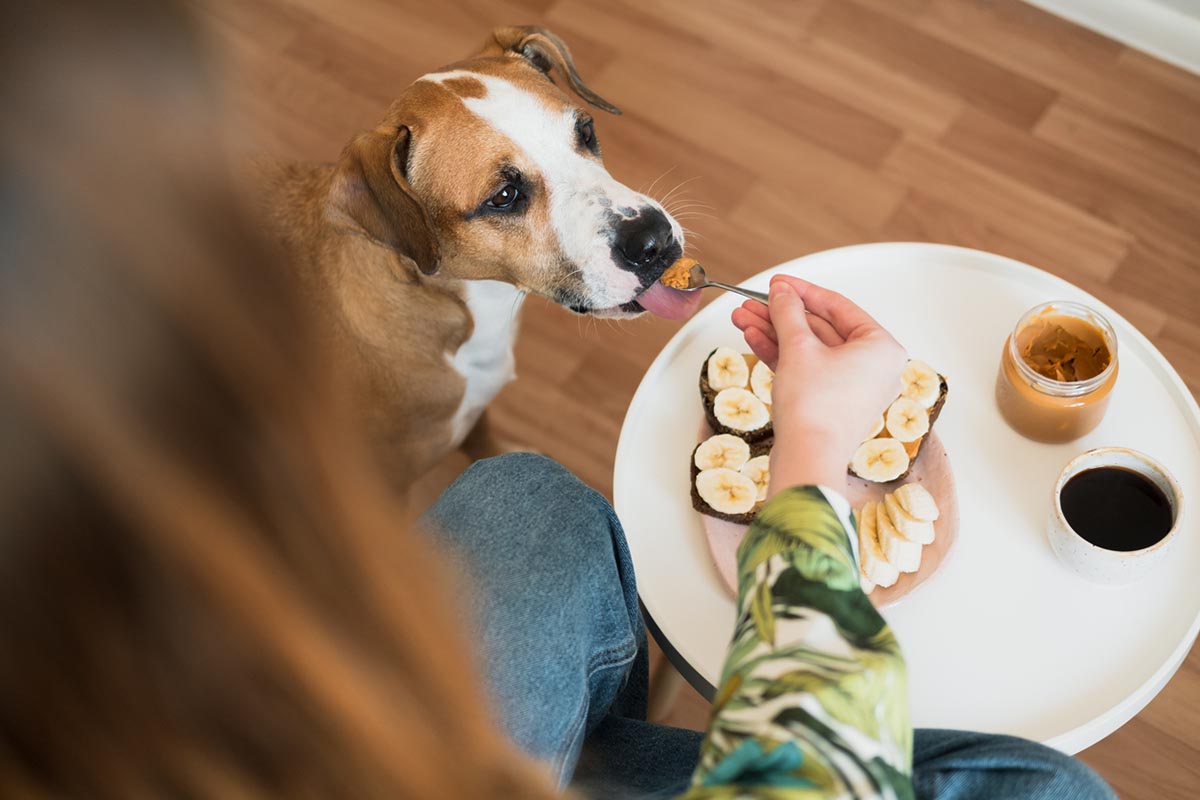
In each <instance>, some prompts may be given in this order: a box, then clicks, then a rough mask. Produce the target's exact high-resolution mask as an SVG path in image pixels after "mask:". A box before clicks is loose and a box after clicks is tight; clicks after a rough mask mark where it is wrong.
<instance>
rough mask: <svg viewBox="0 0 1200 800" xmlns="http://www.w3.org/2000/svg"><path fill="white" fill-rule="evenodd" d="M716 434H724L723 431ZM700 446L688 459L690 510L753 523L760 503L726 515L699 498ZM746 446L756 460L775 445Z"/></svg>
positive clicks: (771, 441) (765, 441)
mask: <svg viewBox="0 0 1200 800" xmlns="http://www.w3.org/2000/svg"><path fill="white" fill-rule="evenodd" d="M705 363H707V362H705ZM718 432H719V433H724V432H725V431H718ZM735 435H736V434H735ZM702 444H704V442H699V443H698V444H697V445H696V446H695V447H694V448H692V454H691V456H690V457H689V458H688V464H689V466H690V467H691V475H692V477H691V481H690V483H691V487H692V508H694V509H696V510H697V511H699V512H700V513H701V514H706V515H708V516H710V517H715V518H716V519H723V520H726V521H727V522H736V523H738V524H739V525H749V524H750V523H751V522H753V521H754V517H755V516H757V515H758V509H759V508H761V507H762V503H755V504H754V508H752V509H750V510H749V511H747V512H746V513H745V514H726V513H724V512H721V511H717V510H716V509H715V508H713V507H712V506H710V505H709V504H708V503H706V502H704V498H703V497H701V496H700V493H699V492H698V491H696V476H697V475H699V474H700V468H699V467H697V466H696V451H697V450H699V449H700V445H702ZM748 444H749V445H750V457H751V458H757V457H758V456H765V455H768V454H769V453H770V452H771V446H772V445H773V444H775V440H774V438H770V439H761V440H759V441H757V442H749V443H748Z"/></svg>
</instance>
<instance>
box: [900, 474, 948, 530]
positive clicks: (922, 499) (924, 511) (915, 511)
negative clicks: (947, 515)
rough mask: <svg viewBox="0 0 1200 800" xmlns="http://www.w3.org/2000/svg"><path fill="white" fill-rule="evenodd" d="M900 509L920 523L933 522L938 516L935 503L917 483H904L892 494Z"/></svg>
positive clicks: (931, 496)
mask: <svg viewBox="0 0 1200 800" xmlns="http://www.w3.org/2000/svg"><path fill="white" fill-rule="evenodd" d="M892 494H893V496H895V498H896V502H897V503H899V504H900V508H902V509H904V511H905V513H907V514H908V515H909V516H910V517H912V518H913V519H915V520H919V521H921V522H933V521H934V520H936V519H937V518H938V516H939V513H940V512H939V511H938V507H937V501H935V500H934V499H933V495H931V494H930V493H929V490H928V489H926V488H925V487H924V486H922V485H921V484H919V483H906V484H904V485H903V486H901V487H900V488H898V489H896V491H895V492H893V493H892Z"/></svg>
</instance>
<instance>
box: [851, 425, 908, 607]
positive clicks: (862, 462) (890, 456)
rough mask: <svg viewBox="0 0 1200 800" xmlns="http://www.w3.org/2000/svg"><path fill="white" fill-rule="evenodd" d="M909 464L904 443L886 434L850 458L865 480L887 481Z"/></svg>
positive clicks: (865, 444) (864, 444)
mask: <svg viewBox="0 0 1200 800" xmlns="http://www.w3.org/2000/svg"><path fill="white" fill-rule="evenodd" d="M908 464H909V460H908V451H907V450H905V449H904V445H903V444H901V443H900V442H899V441H897V440H895V439H892V438H889V437H886V436H885V437H883V438H881V439H868V440H867V441H865V442H863V443H862V444H860V445H859V446H858V449H857V450H855V451H854V458H852V459H850V471H851V472H853V473H854V474H855V475H857V476H858V477H860V478H863V479H864V480H868V481H874V482H875V483H887V482H888V481H894V480H896V478H899V477H900V476H901V475H903V474H904V471H905V470H907V469H908ZM876 583H878V581H876Z"/></svg>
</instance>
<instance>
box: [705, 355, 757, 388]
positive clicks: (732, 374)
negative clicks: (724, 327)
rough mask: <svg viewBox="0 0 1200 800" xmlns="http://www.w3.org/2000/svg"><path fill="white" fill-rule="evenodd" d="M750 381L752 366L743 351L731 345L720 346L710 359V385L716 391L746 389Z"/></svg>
mask: <svg viewBox="0 0 1200 800" xmlns="http://www.w3.org/2000/svg"><path fill="white" fill-rule="evenodd" d="M749 382H750V367H749V366H748V365H747V364H746V359H745V358H744V357H743V356H742V354H741V353H739V352H738V351H736V350H734V349H733V348H731V347H718V348H717V349H716V350H715V351H713V354H712V355H711V356H710V357H709V359H708V385H709V386H711V387H712V390H713V391H714V392H719V391H721V390H722V389H745V388H746V385H747V384H748V383H749Z"/></svg>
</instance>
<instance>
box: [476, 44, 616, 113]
mask: <svg viewBox="0 0 1200 800" xmlns="http://www.w3.org/2000/svg"><path fill="white" fill-rule="evenodd" d="M505 53H516V54H517V55H519V56H521V57H522V58H524V59H525V60H526V61H528V62H529V63H530V64H532V65H533V66H535V67H537V68H538V69H539V70H541V71H542V72H544V73H546V74H547V75H549V74H550V73H551V71H554V72H557V73H558V74H559V76H560V77H561V78H562V80H564V81H566V82H567V85H568V86H570V87H571V91H573V92H575V94H577V95H579V96H580V97H582V98H583V99H584V100H586V101H587V102H589V103H591V104H592V105H593V106H595V107H596V108H599V109H600V110H602V111H607V112H608V113H610V114H620V113H621V109H619V108H617V107H616V106H614V105H613V104H612V103H610V102H608V101H607V100H605V99H604V98H603V97H601V96H600V95H598V94H596V93H595V92H593V91H592V90H591V89H589V88H588V85H587V84H586V83H584V82H583V79H582V78H580V77H579V73H578V72H577V71H576V70H575V61H574V59H572V58H571V50H570V49H569V48H568V47H567V45H566V43H565V42H564V41H563V40H562V39H560V38H558V37H557V36H556V35H554V34H553V33H551V32H550V31H548V30H546V29H545V28H539V27H537V26H535V25H511V26H509V27H507V28H496V30H494V31H492V38H491V39H489V40H488V41H487V43H486V44H485V45H484V47H483V52H482V53H481V55H503V54H505Z"/></svg>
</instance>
